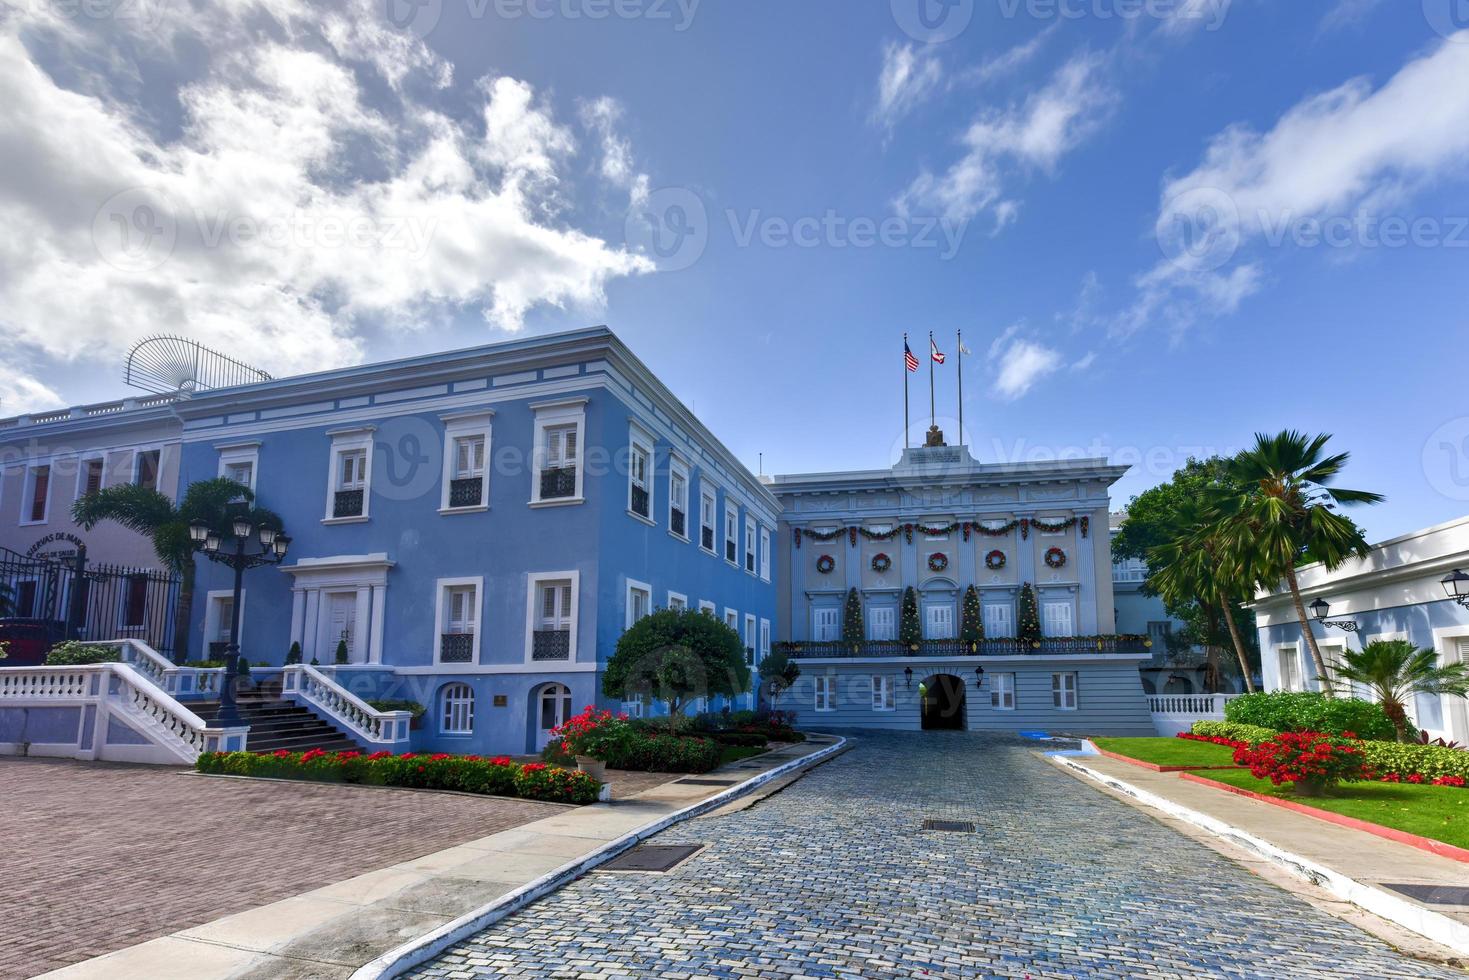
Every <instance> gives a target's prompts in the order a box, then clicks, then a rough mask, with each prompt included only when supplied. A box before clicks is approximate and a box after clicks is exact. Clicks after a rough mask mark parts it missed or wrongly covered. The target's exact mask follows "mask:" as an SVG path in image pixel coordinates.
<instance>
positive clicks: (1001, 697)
mask: <svg viewBox="0 0 1469 980" xmlns="http://www.w3.org/2000/svg"><path fill="white" fill-rule="evenodd" d="M985 676H986V677H987V678H988V679H989V682H990V707H991V708H994V709H995V710H996V711H1014V710H1015V675H1014V674H1012V673H1008V672H1006V673H994V674H986V675H985Z"/></svg>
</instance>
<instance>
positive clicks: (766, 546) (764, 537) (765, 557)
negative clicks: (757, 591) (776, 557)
mask: <svg viewBox="0 0 1469 980" xmlns="http://www.w3.org/2000/svg"><path fill="white" fill-rule="evenodd" d="M760 579H761V581H764V582H769V581H770V528H768V527H765V526H763V525H762V526H761V528H760Z"/></svg>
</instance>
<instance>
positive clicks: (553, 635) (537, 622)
mask: <svg viewBox="0 0 1469 980" xmlns="http://www.w3.org/2000/svg"><path fill="white" fill-rule="evenodd" d="M577 582H578V575H577V573H576V572H568V573H555V572H552V573H549V574H545V575H533V576H531V578H530V596H529V600H528V601H529V604H530V614H529V616H528V617H527V620H528V621H527V623H526V633H527V637H526V658H525V659H526V661H527V662H531V663H535V662H545V661H569V660H571V659H572V654H573V652H574V651H575V650H576V591H577Z"/></svg>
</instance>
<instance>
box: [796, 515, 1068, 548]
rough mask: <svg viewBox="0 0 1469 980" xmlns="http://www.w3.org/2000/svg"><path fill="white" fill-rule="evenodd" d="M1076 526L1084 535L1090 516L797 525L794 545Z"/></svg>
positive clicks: (1024, 534) (1025, 535) (996, 535)
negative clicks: (880, 526) (992, 522)
mask: <svg viewBox="0 0 1469 980" xmlns="http://www.w3.org/2000/svg"><path fill="white" fill-rule="evenodd" d="M1077 526H1080V527H1081V536H1082V537H1087V532H1088V531H1089V530H1090V526H1091V518H1089V517H1068V518H1066V519H1065V520H1061V521H1054V522H1052V521H1045V520H1042V519H1040V518H1038V517H1018V518H1015V519H1013V520H1010V521H1006V522H1005V523H1004V524H1001V525H999V526H998V527H988V526H986V525H985V524H983V523H981V522H979V521H954V522H953V523H952V524H922V523H909V524H894V525H893V526H892V527H890V528H888V529H887V530H886V531H873V530H871V529H870V528H866V527H861V526H854V527H839V528H836V529H835V530H832V531H811V530H806V529H804V528H799V527H798V528H796V529H795V541H796V547H797V548H799V547H801V539H802V538H803V537H804V538H810V539H811V540H813V541H819V542H822V543H825V542H827V541H835V540H836V539H837V538H839V537H841V536H842V535H843V534H846V535H848V536H850V537H851V539H852V542H853V543H854V544H855V543H856V541H857V538H856V536H857V535H859V534H860V535H861V536H862V537H864V538H866V539H867V540H868V541H892V540H893V539H894V538H896V537H897V536H898V535H900V534H906V535H907V536H908V541H909V542H910V543H911V542H912V541H913V532H914V531H917V532H919V533H921V534H926V535H929V536H930V537H941V536H944V535H949V534H953V533H954V532H955V531H962V532H964V540H965V541H968V540H969V535H970V534H971V533H974V532H978V533H979V534H983V535H985V536H986V537H991V538H1002V537H1004V536H1005V535H1007V534H1013V533H1014V532H1015V531H1016V530H1019V531H1020V536H1021V537H1022V538H1025V539H1027V540H1028V539H1029V538H1030V530H1031V528H1035V529H1036V530H1037V531H1040V532H1042V533H1043V534H1059V533H1061V532H1062V531H1069V530H1071V529H1072V528H1073V527H1077Z"/></svg>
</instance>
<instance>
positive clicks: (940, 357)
mask: <svg viewBox="0 0 1469 980" xmlns="http://www.w3.org/2000/svg"><path fill="white" fill-rule="evenodd" d="M928 346H929V349H930V350H931V351H932V352H933V362H934V363H935V364H942V363H944V358H945V357H947V356H948V355H946V354H944V353H943V352H942V351H940V350H939V345H938V344H936V343H934V342H933V338H932V337H929V338H928Z"/></svg>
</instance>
